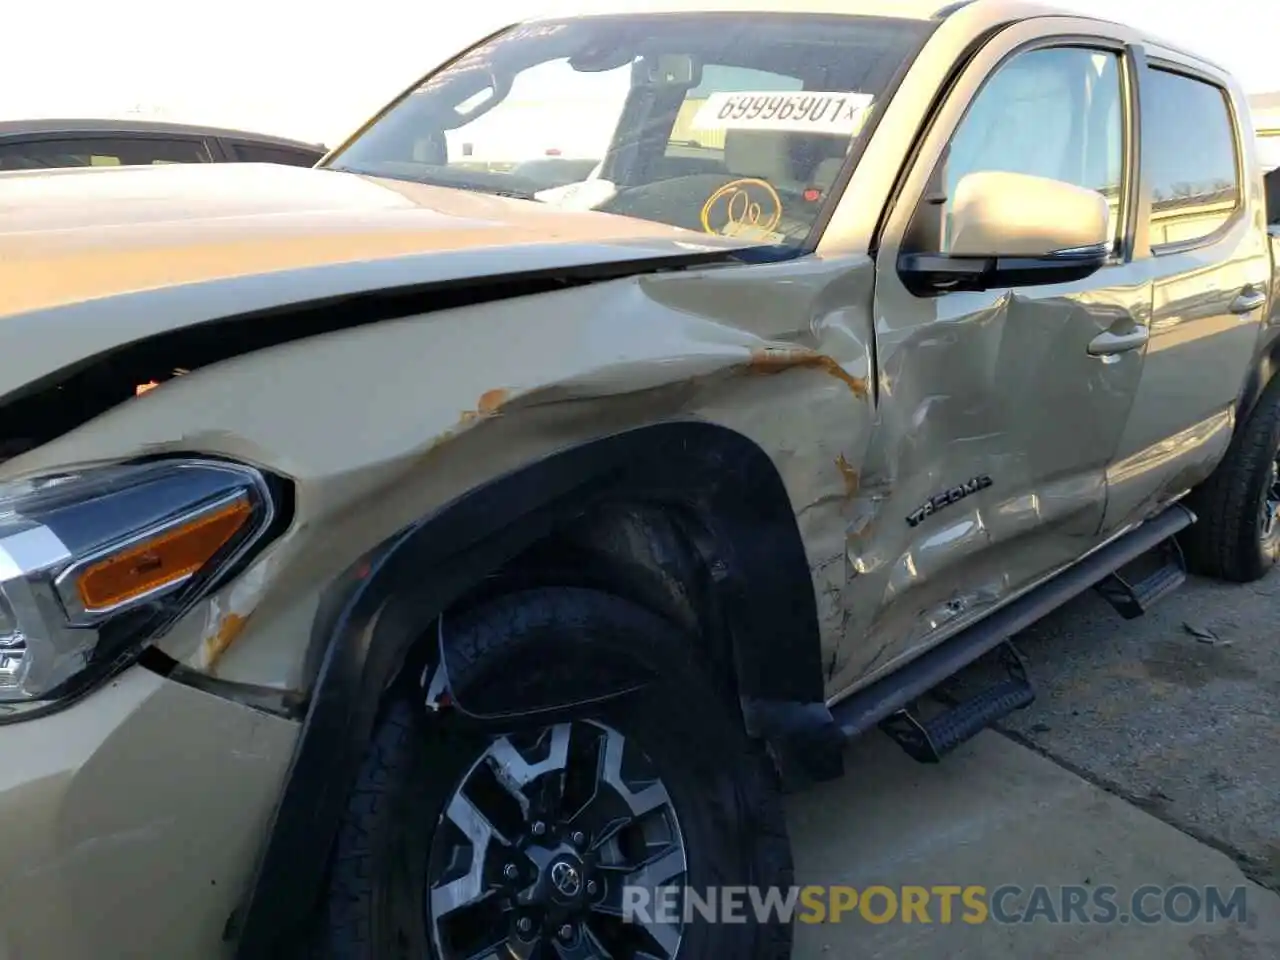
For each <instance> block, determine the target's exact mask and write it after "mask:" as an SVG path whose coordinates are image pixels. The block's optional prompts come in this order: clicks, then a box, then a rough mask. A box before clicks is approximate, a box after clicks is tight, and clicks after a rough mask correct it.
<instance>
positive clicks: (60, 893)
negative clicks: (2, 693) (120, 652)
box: [0, 667, 298, 960]
mask: <svg viewBox="0 0 1280 960" xmlns="http://www.w3.org/2000/svg"><path fill="white" fill-rule="evenodd" d="M297 733H298V724H296V723H294V722H292V721H288V720H284V719H280V718H278V717H273V716H269V715H266V714H262V713H259V712H256V711H253V710H250V709H249V708H247V707H243V706H241V705H239V704H236V703H232V702H230V701H227V700H223V699H220V698H218V697H215V696H211V695H209V694H206V693H202V692H199V691H196V690H192V689H190V688H189V687H185V686H182V685H180V684H177V683H173V682H171V681H168V680H165V679H163V678H161V677H159V676H157V675H156V674H154V673H152V672H150V671H148V670H146V669H144V668H142V667H133V668H131V669H130V670H128V671H126V672H125V673H123V674H121V675H120V676H118V677H117V678H115V679H114V680H113V681H111V682H110V683H109V684H108V685H107V686H105V687H104V688H103V689H101V690H98V691H96V692H95V693H93V694H92V695H90V696H88V697H86V698H85V699H83V700H81V701H80V702H79V703H77V704H75V705H74V706H72V707H70V708H69V709H67V710H64V711H62V712H60V713H56V714H53V715H50V716H47V717H43V718H40V719H34V720H29V721H24V722H20V723H15V724H11V725H7V726H0V960H17V958H24V960H25V958H30V957H40V958H45V957H47V958H50V960H82V958H83V960H108V958H117V957H119V958H122V960H123V958H130V960H136V958H149V957H173V958H179V957H180V958H182V960H202V958H205V957H223V956H226V955H228V954H229V948H228V946H227V945H226V944H224V943H223V942H222V934H223V930H224V928H225V926H226V923H227V920H228V918H229V917H230V915H231V913H232V911H233V910H234V909H235V907H236V906H237V904H238V901H239V899H240V897H241V896H242V895H243V892H244V889H245V887H246V885H247V883H248V881H249V879H250V875H251V873H252V870H253V867H254V863H255V860H256V857H257V855H258V852H259V850H260V848H261V844H262V841H263V836H264V831H265V830H266V827H267V824H268V821H269V819H270V816H271V813H272V810H273V809H274V805H275V802H276V799H277V796H278V794H279V790H280V787H281V784H282V782H283V778H284V774H285V770H286V768H287V766H288V763H289V759H290V756H291V754H292V751H293V745H294V741H295V740H296V737H297Z"/></svg>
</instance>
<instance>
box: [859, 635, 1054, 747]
mask: <svg viewBox="0 0 1280 960" xmlns="http://www.w3.org/2000/svg"><path fill="white" fill-rule="evenodd" d="M999 651H1000V659H1001V662H1002V664H1003V666H1004V668H1005V670H1006V672H1007V674H1008V676H1007V678H1006V679H1005V680H1002V681H1000V682H999V683H995V684H992V685H991V686H989V687H987V688H986V689H985V690H982V691H980V692H979V693H977V694H975V695H974V696H972V697H970V698H969V699H967V700H964V701H962V702H961V703H958V704H956V705H955V706H954V707H952V708H951V709H949V710H947V711H945V712H944V713H941V714H939V715H938V716H936V717H932V718H930V719H928V720H924V719H921V718H920V717H919V716H918V715H917V714H916V713H914V712H912V711H911V710H909V709H903V710H899V711H898V712H897V713H894V714H892V715H891V716H889V717H886V718H885V719H884V720H883V721H881V723H880V729H881V730H883V731H884V732H885V733H886V734H888V736H889V737H890V738H892V739H893V741H894V742H895V743H897V744H898V746H900V747H902V749H903V750H905V751H906V753H907V755H908V756H910V757H911V758H912V759H914V760H917V761H919V762H920V763H937V762H938V761H939V760H941V759H942V758H943V757H945V756H946V755H947V754H948V753H950V752H951V751H952V750H954V749H955V748H956V747H958V746H960V744H962V743H964V742H965V741H967V740H970V739H972V738H973V737H975V736H977V735H978V734H979V733H981V732H982V731H983V730H985V729H986V728H987V727H989V726H991V725H992V724H993V723H995V722H996V721H997V720H999V719H1001V718H1002V717H1006V716H1008V715H1009V714H1011V713H1013V712H1014V711H1015V710H1021V709H1023V708H1025V707H1027V706H1030V704H1031V703H1032V702H1033V701H1034V700H1035V698H1036V691H1035V687H1034V686H1032V684H1031V681H1030V679H1029V678H1028V677H1027V671H1026V666H1025V664H1024V663H1023V660H1022V657H1021V656H1020V655H1019V653H1018V651H1017V650H1016V649H1015V648H1014V646H1013V644H1012V643H1009V642H1007V641H1006V642H1005V643H1004V644H1002V645H1001V646H1000V648H999Z"/></svg>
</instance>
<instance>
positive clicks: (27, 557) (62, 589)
mask: <svg viewBox="0 0 1280 960" xmlns="http://www.w3.org/2000/svg"><path fill="white" fill-rule="evenodd" d="M601 137H603V139H602V140H601V139H600V138H601ZM593 138H595V139H593ZM566 144H584V146H582V147H581V150H582V151H587V150H588V149H589V148H591V146H592V144H598V145H599V146H600V153H599V156H588V157H586V158H585V159H588V160H591V161H593V162H592V163H590V164H582V163H581V162H580V161H581V160H582V159H583V158H582V157H572V158H569V157H568V154H567V153H566V154H565V156H566V158H569V159H573V160H575V161H576V162H578V167H577V168H576V169H577V175H579V176H583V177H585V179H581V180H573V181H571V182H563V178H560V179H556V178H555V177H553V176H551V175H550V174H549V173H548V172H547V170H546V169H545V168H546V166H547V165H546V164H545V163H542V164H538V165H535V166H529V164H530V163H532V161H534V160H536V159H537V158H539V157H543V156H545V154H546V151H547V150H548V149H549V146H548V145H556V149H561V147H562V146H563V147H564V149H565V150H569V149H570V147H568V146H564V145H566ZM1254 144H1255V138H1254V132H1253V130H1252V129H1251V128H1250V121H1249V112H1248V110H1247V108H1246V106H1245V100H1244V98H1243V96H1242V94H1241V91H1240V88H1239V86H1238V85H1237V83H1236V82H1235V81H1234V80H1233V79H1232V77H1231V76H1230V75H1229V74H1227V73H1226V72H1224V71H1223V70H1222V69H1221V68H1219V67H1217V66H1215V65H1213V64H1210V63H1207V62H1205V61H1204V60H1202V59H1200V58H1198V57H1196V56H1194V55H1192V54H1189V53H1186V52H1184V51H1181V50H1177V49H1175V48H1173V47H1171V46H1169V45H1167V44H1164V43H1161V42H1159V41H1157V40H1153V39H1151V38H1149V37H1147V36H1144V35H1143V34H1141V33H1138V32H1136V31H1134V30H1131V29H1129V28H1127V27H1124V26H1120V25H1117V24H1113V23H1107V22H1102V21H1099V20H1093V19H1084V18H1081V17H1078V16H1074V15H1069V14H1065V13H1055V12H1053V11H1049V10H1042V9H1039V8H1034V7H1027V6H1023V5H1021V4H1017V3H1006V2H1002V0H977V2H973V3H956V4H952V5H949V6H946V7H938V6H935V5H934V4H933V3H929V2H924V0H909V2H889V0H867V2H864V3H858V2H853V0H799V2H797V3H789V4H785V5H781V4H777V3H776V2H774V0H766V2H752V0H723V2H722V0H693V2H692V3H690V2H685V3H681V4H678V5H671V6H669V7H667V6H663V5H662V4H661V3H649V4H646V5H644V6H643V7H636V8H634V9H631V10H630V11H624V12H613V13H609V14H605V13H602V12H599V11H597V12H595V13H592V14H590V15H587V16H583V17H579V18H574V19H550V20H542V21H535V22H529V23H523V24H519V25H516V26H513V27H511V28H510V29H507V30H503V31H501V32H499V33H497V34H495V35H493V36H492V37H489V38H488V39H486V40H485V41H484V42H482V43H480V44H479V45H477V46H475V47H473V48H472V49H470V50H467V51H465V52H463V53H462V54H460V55H459V56H458V57H456V58H454V59H452V60H451V61H450V62H448V63H447V64H445V65H444V66H443V67H441V68H440V69H438V70H436V71H435V72H433V73H432V74H431V75H429V76H428V77H426V78H425V79H424V80H422V81H421V82H420V83H417V84H415V85H414V87H413V88H412V89H410V90H408V91H406V92H405V93H404V94H403V95H402V96H400V97H398V98H397V99H396V100H395V101H394V102H393V103H391V104H390V105H389V106H388V107H387V108H386V109H385V110H384V111H383V112H382V113H380V114H379V115H378V116H377V117H375V118H374V119H373V120H371V121H370V122H369V123H368V124H367V125H366V126H365V127H364V128H363V129H361V130H360V131H359V132H358V133H356V134H355V135H354V136H353V137H352V138H351V139H350V140H348V141H347V142H346V143H344V144H343V145H341V146H340V147H338V148H337V149H336V150H335V151H333V152H332V153H331V154H330V155H329V156H328V157H327V158H326V159H325V160H324V161H323V162H322V163H321V164H320V167H319V168H318V169H301V168H288V167H283V166H271V165H260V166H259V165H244V164H228V165H213V164H209V165H190V166H170V167H156V168H112V169H100V170H85V171H76V170H67V171H56V172H40V173H12V174H4V175H0V443H3V450H2V452H0V456H2V457H3V462H0V820H2V821H3V822H4V823H5V824H6V832H5V837H4V842H3V843H0V887H2V888H3V890H4V898H3V903H4V909H3V910H0V958H5V960H8V958H30V957H40V958H51V960H53V958H56V960H109V958H138V957H164V958H182V960H197V958H206V957H210V958H211V957H223V956H232V955H234V956H236V957H241V958H279V957H288V956H291V955H293V954H295V953H298V954H304V953H305V955H307V956H324V957H335V958H337V957H342V958H360V960H392V958H396V960H399V958H407V957H430V958H434V960H462V958H481V960H483V958H490V960H506V958H519V960H548V958H558V960H571V958H573V960H577V958H582V960H586V958H593V957H594V958H605V957H609V958H619V960H620V958H628V960H632V958H646V960H671V958H680V960H697V958H709V960H721V958H735V960H739V958H741V960H746V958H754V960H778V958H783V957H786V956H787V955H788V954H789V952H790V942H791V940H790V926H789V923H788V922H787V918H786V917H785V916H784V915H782V914H781V913H777V914H765V915H759V916H753V915H752V914H751V912H750V911H748V912H747V914H746V917H747V920H748V922H745V923H727V922H721V923H713V922H711V920H710V919H709V918H708V916H707V914H706V913H705V911H703V910H702V909H698V910H689V909H687V905H688V904H690V903H692V902H694V901H693V899H692V897H693V896H694V895H696V896H697V897H698V899H699V901H700V902H701V903H703V904H705V903H706V902H707V901H708V900H710V902H713V903H714V902H716V893H715V890H716V889H723V888H724V887H743V886H753V887H757V888H784V889H782V890H781V891H779V892H780V893H781V894H782V895H783V896H784V899H785V894H786V892H787V891H786V888H788V887H789V885H790V884H791V883H792V870H791V855H790V850H789V845H788V840H787V831H786V826H785V823H784V821H783V815H782V812H781V807H780V802H779V797H780V794H781V791H782V790H783V789H786V788H791V787H798V786H802V785H804V784H805V783H807V782H810V781H813V780H818V779H823V778H831V777H835V776H839V775H840V773H841V766H840V763H841V749H842V746H843V745H844V743H845V742H846V741H847V740H848V739H849V738H850V737H854V736H858V735H860V734H863V733H866V732H868V731H874V730H877V729H880V730H883V731H885V732H886V733H887V734H888V735H890V736H892V737H894V738H895V739H896V740H897V741H898V742H899V743H900V744H902V746H903V747H904V748H905V749H906V750H908V751H909V752H910V753H911V754H912V755H913V756H915V757H917V758H918V759H920V760H922V761H926V762H935V761H937V760H938V759H939V758H941V757H942V756H944V755H945V754H946V753H947V752H948V751H949V750H951V749H952V748H953V747H955V746H956V745H957V744H958V743H960V742H962V741H964V740H965V739H966V738H968V737H970V736H972V735H973V734H975V733H976V732H977V731H979V730H981V729H983V728H984V727H985V726H986V725H988V724H990V723H991V722H992V721H993V720H995V719H996V718H998V717H1000V716H1002V715H1003V714H1005V713H1007V712H1008V711H1010V710H1014V709H1017V708H1019V707H1022V706H1025V705H1026V704H1027V703H1028V702H1030V700H1031V698H1032V696H1033V691H1032V688H1031V685H1030V684H1029V682H1028V680H1027V676H1026V673H1025V671H1024V669H1023V663H1022V660H1021V659H1020V657H1019V655H1018V653H1017V652H1016V651H1015V650H1014V649H1013V648H1012V647H1011V646H1010V645H1009V643H1008V641H1009V638H1010V637H1012V636H1013V635H1014V634H1015V633H1017V632H1018V631H1019V630H1021V629H1022V628H1023V627H1025V626H1026V625H1027V624H1029V623H1031V622H1032V621H1033V620H1035V619H1036V618H1037V617H1039V616H1040V615H1042V614H1043V613H1044V612H1045V611H1047V610H1049V609H1051V608H1053V607H1054V606H1056V605H1058V604H1060V603H1061V602H1062V601H1064V600H1065V599H1066V598H1068V597H1070V596H1072V595H1074V594H1076V593H1078V592H1080V591H1083V590H1085V589H1088V588H1091V587H1094V586H1097V587H1098V588H1099V589H1100V590H1101V591H1102V592H1103V594H1104V595H1105V596H1106V597H1107V598H1108V599H1109V600H1110V601H1111V602H1112V603H1113V604H1114V605H1115V607H1116V608H1117V610H1118V611H1119V612H1120V613H1121V614H1122V615H1123V616H1125V617H1133V616H1137V615H1139V614H1141V613H1142V612H1143V611H1144V610H1145V609H1146V608H1147V607H1148V606H1149V605H1150V604H1151V603H1153V602H1155V601H1156V600H1157V599H1158V598H1159V597H1160V596H1161V595H1163V594H1165V593H1167V592H1168V591H1169V590H1171V589H1173V588H1174V587H1176V586H1177V585H1178V584H1179V583H1180V582H1182V580H1183V577H1184V572H1185V570H1186V569H1187V568H1188V567H1189V568H1191V569H1193V570H1196V571H1199V572H1201V573H1204V574H1208V575H1211V576H1216V577H1220V578H1225V579H1228V580H1236V581H1247V580H1252V579H1255V578H1258V577H1261V576H1262V575H1264V574H1265V573H1266V572H1267V570H1268V569H1269V568H1270V567H1271V566H1272V565H1273V564H1274V563H1275V560H1276V557H1277V553H1278V551H1280V524H1278V523H1277V507H1278V506H1280V483H1278V481H1277V468H1276V458H1277V449H1278V448H1280V380H1277V379H1275V373H1276V371H1277V366H1278V364H1280V341H1278V340H1277V337H1276V327H1275V321H1276V320H1277V319H1278V318H1277V315H1276V311H1275V309H1274V308H1273V300H1272V297H1271V290H1272V287H1273V283H1274V281H1273V275H1272V248H1273V245H1274V243H1275V241H1273V240H1271V239H1269V237H1268V233H1267V228H1266V224H1265V217H1264V206H1265V204H1264V196H1263V191H1264V185H1263V175H1262V172H1261V170H1260V168H1259V165H1258V161H1257V158H1256V154H1255V146H1254ZM575 149H576V148H575ZM482 152H484V153H486V154H487V155H486V156H483V157H482V156H481V153H482ZM535 168H536V169H537V170H539V171H541V172H540V173H539V174H538V176H539V177H541V178H542V179H541V180H537V179H526V178H525V175H523V174H522V173H521V170H524V171H525V174H528V172H529V171H530V170H533V169H535ZM566 169H567V168H566ZM561 172H563V170H562V171H561ZM548 183H552V185H551V186H548ZM987 655H990V656H992V657H995V658H998V659H999V661H1000V662H1002V663H1003V664H1004V665H1005V666H1006V667H1007V677H1005V678H1004V679H1002V680H1001V682H1000V683H999V684H998V685H996V686H994V687H992V688H991V689H988V690H985V691H983V692H981V693H980V694H978V695H977V696H976V697H975V698H974V699H972V700H970V701H967V702H964V703H959V704H955V705H953V706H951V707H949V708H947V709H945V711H943V712H939V711H940V710H942V709H943V708H941V707H940V706H937V705H936V704H934V705H932V706H931V702H932V701H931V700H930V698H928V697H927V696H926V695H927V694H928V693H929V691H930V690H931V689H933V688H934V687H936V686H937V685H938V684H939V683H940V682H941V681H942V680H944V679H945V678H947V677H948V676H949V675H951V674H953V673H954V672H955V671H956V670H958V669H959V668H961V667H962V666H964V665H965V664H967V663H969V662H971V661H974V660H976V659H977V658H979V657H982V656H987ZM850 829H851V830H857V829H858V825H857V824H850ZM757 893H758V894H761V895H767V889H762V890H760V891H757ZM658 897H660V898H662V899H661V903H662V904H663V905H664V906H663V910H662V911H655V910H652V909H651V910H650V911H649V912H648V913H645V912H644V910H643V907H644V906H645V904H649V905H650V906H652V905H653V904H654V903H655V902H657V901H656V900H655V899H654V898H658ZM673 902H675V904H676V906H677V907H679V905H680V904H681V903H683V904H685V905H686V907H685V908H683V909H674V910H671V909H667V908H668V907H670V905H671V904H672V903H673Z"/></svg>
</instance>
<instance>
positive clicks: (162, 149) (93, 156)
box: [0, 137, 212, 170]
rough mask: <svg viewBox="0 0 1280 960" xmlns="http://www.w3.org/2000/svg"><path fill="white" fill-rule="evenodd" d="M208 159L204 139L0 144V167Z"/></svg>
mask: <svg viewBox="0 0 1280 960" xmlns="http://www.w3.org/2000/svg"><path fill="white" fill-rule="evenodd" d="M211 160H212V157H211V156H210V155H209V149H208V147H207V146H206V145H205V143H204V141H203V140H196V139H191V140H187V139H163V138H158V137H101V138H97V137H93V138H89V137H86V138H84V139H73V138H70V137H59V138H56V139H43V140H29V141H25V142H22V143H13V142H8V143H0V170H42V169H49V168H55V167H122V166H140V165H153V164H162V163H209V162H211Z"/></svg>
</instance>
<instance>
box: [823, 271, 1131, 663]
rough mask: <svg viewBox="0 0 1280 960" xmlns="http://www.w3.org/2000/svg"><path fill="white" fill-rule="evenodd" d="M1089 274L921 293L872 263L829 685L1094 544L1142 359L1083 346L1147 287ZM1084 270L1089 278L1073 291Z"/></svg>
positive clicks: (904, 649) (910, 647)
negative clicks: (836, 658) (860, 428)
mask: <svg viewBox="0 0 1280 960" xmlns="http://www.w3.org/2000/svg"><path fill="white" fill-rule="evenodd" d="M886 269H887V273H885V272H883V271H885V270H886ZM1104 273H1106V275H1105V276H1104V277H1101V278H1098V279H1094V280H1091V281H1085V282H1083V283H1081V284H1077V285H1074V289H1073V288H1072V287H1061V288H1059V287H1047V288H1042V289H1039V290H1036V289H1027V290H1019V291H1013V290H1003V291H999V292H990V293H985V294H952V295H948V296H945V297H942V298H940V299H938V300H921V299H917V298H914V297H912V296H911V294H909V293H907V292H906V291H905V290H903V289H902V288H901V287H900V285H899V284H898V283H896V282H895V279H894V275H893V268H892V266H891V265H888V266H882V273H881V280H880V282H879V285H878V297H877V304H876V311H877V320H878V323H877V329H878V336H877V341H876V345H877V350H878V353H879V356H880V360H881V364H882V366H881V400H880V422H879V424H878V427H877V431H876V434H875V438H874V441H873V444H872V447H871V450H870V451H869V456H868V463H867V465H866V466H865V468H864V471H863V477H864V483H863V491H862V493H861V494H860V496H859V497H858V498H857V499H856V501H855V503H854V504H853V509H854V517H853V522H852V525H851V528H850V536H849V556H850V562H851V565H852V568H853V571H854V572H855V574H856V576H855V577H854V578H853V579H852V580H851V581H850V584H849V590H848V594H847V596H846V607H847V609H848V611H849V620H848V623H847V633H846V638H847V643H846V644H845V646H844V648H843V652H844V653H845V657H844V659H842V661H841V662H840V663H838V664H837V672H836V678H835V679H836V683H835V685H836V687H837V688H841V687H847V686H850V685H854V684H860V683H865V682H867V681H869V680H870V679H873V678H874V677H875V676H876V675H879V674H880V673H883V672H884V671H886V670H889V669H891V668H892V667H893V666H894V665H896V664H897V663H899V662H900V661H901V660H902V659H903V658H904V657H910V656H911V655H913V654H914V653H917V652H919V651H920V650H921V649H923V648H924V647H925V646H928V645H931V644H932V643H935V642H937V640H938V639H940V638H941V637H942V636H944V635H946V634H947V633H949V632H951V631H952V630H954V629H958V628H959V627H960V626H961V625H963V624H965V623H968V622H971V621H972V620H973V619H975V618H976V617H977V616H979V615H981V614H983V613H985V612H988V611H989V610H990V608H991V607H992V606H993V605H994V604H997V603H1000V602H1002V601H1004V600H1007V599H1009V598H1011V597H1012V596H1013V595H1015V594H1016V593H1017V592H1019V591H1020V590H1022V589H1024V588H1026V587H1027V586H1029V585H1030V584H1032V583H1034V582H1035V581H1036V580H1037V579H1039V578H1041V577H1043V576H1044V575H1046V574H1048V573H1050V572H1052V571H1053V570H1056V569H1057V568H1059V567H1061V566H1064V565H1065V564H1067V563H1070V562H1071V561H1073V560H1075V559H1076V558H1078V557H1079V556H1081V555H1082V554H1083V553H1085V552H1086V551H1087V550H1088V549H1089V548H1090V547H1092V546H1093V545H1094V544H1095V543H1096V542H1097V536H1098V529H1099V525H1100V524H1101V521H1102V517H1103V511H1104V509H1105V505H1106V480H1105V472H1106V466H1107V463H1108V462H1109V461H1110V460H1111V458H1112V456H1113V455H1114V452H1115V449H1116V444H1117V443H1118V441H1119V437H1120V433H1121V431H1122V430H1123V428H1124V425H1125V422H1126V420H1127V417H1128V413H1129V407H1130V404H1131V403H1132V401H1133V397H1134V394H1135V392H1136V390H1137V385H1138V379H1139V375H1140V373H1141V356H1140V355H1139V354H1130V355H1128V356H1125V357H1123V358H1122V359H1121V360H1120V361H1119V362H1117V363H1114V364H1103V363H1100V362H1099V361H1098V359H1097V358H1095V357H1091V356H1089V355H1088V353H1087V352H1086V345H1087V344H1088V342H1089V341H1090V340H1091V339H1092V338H1093V337H1095V336H1097V335H1098V334H1099V333H1101V332H1103V331H1105V330H1107V329H1109V328H1111V327H1112V326H1113V325H1114V323H1115V322H1116V319H1117V317H1120V316H1126V317H1127V316H1141V315H1142V314H1143V312H1144V310H1145V308H1146V304H1147V297H1148V296H1149V289H1150V288H1149V287H1148V286H1146V285H1145V284H1143V283H1137V284H1135V285H1129V284H1126V283H1124V280H1125V279H1126V278H1127V277H1128V276H1129V275H1130V274H1129V271H1128V270H1127V268H1125V267H1122V266H1118V267H1115V268H1110V269H1109V270H1108V271H1104ZM1090 283H1101V284H1105V286H1103V288H1102V289H1096V290H1088V289H1080V287H1082V286H1087V285H1088V284H1090ZM974 481H977V482H976V483H975V482H974ZM966 485H968V486H969V487H971V488H973V489H972V492H969V490H966V489H965V488H966ZM956 487H960V488H961V489H960V491H959V494H960V495H959V496H958V497H955V496H944V497H943V499H944V501H951V502H944V503H942V504H939V505H938V506H937V507H936V508H935V509H933V510H932V511H931V512H930V514H929V515H928V516H925V517H924V518H923V519H921V520H920V521H919V522H918V523H914V524H913V522H912V521H913V520H914V519H915V518H914V517H913V516H912V515H913V513H914V512H915V511H918V510H919V509H920V507H921V505H922V504H925V503H926V502H928V501H930V499H931V498H936V497H938V495H939V494H943V495H946V494H947V493H948V491H950V490H952V489H953V488H956ZM863 638H865V639H863Z"/></svg>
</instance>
